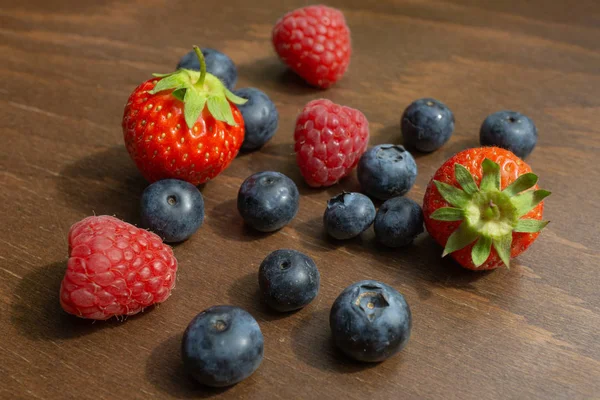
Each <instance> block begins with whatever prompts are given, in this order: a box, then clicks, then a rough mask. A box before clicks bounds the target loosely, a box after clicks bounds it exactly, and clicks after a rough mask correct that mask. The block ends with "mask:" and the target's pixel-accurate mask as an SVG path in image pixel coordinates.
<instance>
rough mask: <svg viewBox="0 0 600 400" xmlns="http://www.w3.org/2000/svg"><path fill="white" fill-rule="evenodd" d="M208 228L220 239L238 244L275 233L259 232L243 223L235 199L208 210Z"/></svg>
mask: <svg viewBox="0 0 600 400" xmlns="http://www.w3.org/2000/svg"><path fill="white" fill-rule="evenodd" d="M209 224H210V227H211V228H212V229H214V231H215V232H216V233H217V234H218V235H220V236H221V237H223V238H225V239H229V240H237V241H239V242H251V241H254V240H260V239H263V238H266V237H269V236H270V235H272V234H274V233H275V232H259V231H257V230H256V229H252V228H251V227H249V226H248V225H246V224H245V223H244V220H243V219H242V217H241V216H240V214H239V212H238V210H237V199H230V200H227V201H224V202H221V203H219V204H217V205H216V206H214V207H213V208H211V210H210V222H209Z"/></svg>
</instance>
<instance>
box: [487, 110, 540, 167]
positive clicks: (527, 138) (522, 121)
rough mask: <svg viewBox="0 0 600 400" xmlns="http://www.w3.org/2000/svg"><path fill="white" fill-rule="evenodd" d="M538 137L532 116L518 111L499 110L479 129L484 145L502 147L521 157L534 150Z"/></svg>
mask: <svg viewBox="0 0 600 400" xmlns="http://www.w3.org/2000/svg"><path fill="white" fill-rule="evenodd" d="M537 138H538V133H537V128H536V127H535V124H534V123H533V121H532V120H531V118H529V117H528V116H526V115H523V114H521V113H518V112H516V111H498V112H497V113H494V114H492V115H490V116H488V117H487V118H486V119H485V121H483V124H482V125H481V129H480V130H479V143H481V145H482V146H497V147H502V148H503V149H507V150H510V151H512V152H513V153H515V155H516V156H517V157H521V158H525V157H527V156H528V155H529V154H530V153H531V152H532V151H533V148H534V147H535V145H536V143H537Z"/></svg>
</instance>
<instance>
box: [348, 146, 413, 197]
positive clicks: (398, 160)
mask: <svg viewBox="0 0 600 400" xmlns="http://www.w3.org/2000/svg"><path fill="white" fill-rule="evenodd" d="M415 179H417V163H416V162H415V159H414V158H413V156H412V155H411V154H410V153H409V152H408V151H406V150H405V149H404V147H402V146H397V145H393V144H380V145H379V146H375V147H373V148H371V149H369V150H368V151H366V152H365V153H364V154H363V155H362V157H361V158H360V162H359V163H358V181H359V182H360V186H361V187H362V189H363V190H364V191H365V193H367V194H368V195H369V196H372V197H375V198H377V199H380V200H387V199H389V198H392V197H396V196H402V195H404V194H406V192H408V191H409V190H410V188H412V187H413V185H414V184H415Z"/></svg>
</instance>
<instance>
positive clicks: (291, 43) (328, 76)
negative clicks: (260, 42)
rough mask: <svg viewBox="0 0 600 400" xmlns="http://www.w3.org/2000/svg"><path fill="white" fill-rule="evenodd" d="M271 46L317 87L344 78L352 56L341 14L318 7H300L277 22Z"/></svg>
mask: <svg viewBox="0 0 600 400" xmlns="http://www.w3.org/2000/svg"><path fill="white" fill-rule="evenodd" d="M273 46H274V47H275V51H276V52H277V54H279V57H280V58H281V60H282V61H283V62H285V63H286V64H287V65H288V66H289V67H290V68H291V69H292V70H294V72H296V73H297V74H298V75H300V76H301V77H302V78H303V79H304V80H305V81H306V82H308V83H309V84H311V85H313V86H317V87H320V88H327V87H329V86H331V85H332V84H334V83H335V82H336V81H337V80H339V79H340V78H341V77H342V75H344V73H345V72H346V69H348V64H350V55H351V53H352V48H351V43H350V29H349V28H348V26H347V25H346V20H345V18H344V14H342V12H341V11H340V10H336V9H335V8H330V7H325V6H320V5H319V6H309V7H304V8H299V9H297V10H294V11H292V12H289V13H287V14H286V15H284V16H283V17H282V18H281V19H280V20H279V21H277V23H276V24H275V27H274V28H273Z"/></svg>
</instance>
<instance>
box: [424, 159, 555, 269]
mask: <svg viewBox="0 0 600 400" xmlns="http://www.w3.org/2000/svg"><path fill="white" fill-rule="evenodd" d="M537 180H538V178H537V176H536V175H535V174H533V173H532V172H531V168H530V167H529V165H527V164H525V162H523V160H521V159H520V158H519V157H517V156H515V155H514V154H513V153H511V152H510V151H508V150H504V149H500V148H497V147H481V148H475V149H468V150H465V151H462V152H460V153H458V154H456V155H455V156H454V157H452V158H450V159H449V160H448V161H446V162H445V163H444V165H442V166H441V168H440V169H438V170H437V172H436V173H435V175H434V176H433V178H432V180H431V182H430V183H429V185H428V186H427V191H426V192H425V199H424V201H423V214H424V217H425V226H426V227H427V230H428V231H429V234H430V235H431V236H432V237H433V238H434V239H435V240H436V241H437V242H438V243H440V244H441V245H443V246H445V249H444V254H443V255H444V256H445V255H446V254H451V255H452V257H453V258H454V259H455V260H456V261H458V263H459V264H460V265H462V266H463V267H465V268H468V269H475V270H486V269H494V268H497V267H499V266H501V265H502V264H504V265H506V266H507V267H508V266H509V262H510V259H511V258H513V257H516V256H518V255H519V254H521V253H522V252H523V251H525V250H526V249H527V248H528V247H529V246H530V245H531V244H532V243H533V242H534V241H535V239H537V237H538V235H539V232H540V231H541V230H542V229H543V228H544V227H545V226H546V225H547V224H548V222H545V221H542V220H541V219H542V213H543V211H544V203H543V201H542V200H543V199H544V198H545V197H547V196H548V195H550V192H548V191H546V190H540V189H538V186H537ZM529 189H531V190H529Z"/></svg>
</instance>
